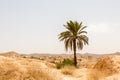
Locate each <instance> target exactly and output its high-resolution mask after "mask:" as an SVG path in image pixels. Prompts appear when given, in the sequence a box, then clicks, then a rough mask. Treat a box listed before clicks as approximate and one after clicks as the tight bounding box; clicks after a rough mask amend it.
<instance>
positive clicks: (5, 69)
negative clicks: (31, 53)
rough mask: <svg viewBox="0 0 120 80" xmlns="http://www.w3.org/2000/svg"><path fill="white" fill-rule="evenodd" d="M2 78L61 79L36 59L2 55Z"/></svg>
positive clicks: (27, 79) (0, 72)
mask: <svg viewBox="0 0 120 80" xmlns="http://www.w3.org/2000/svg"><path fill="white" fill-rule="evenodd" d="M0 80H61V79H60V77H59V78H58V75H57V74H56V72H54V71H52V70H51V69H49V68H47V66H45V64H44V63H42V62H40V61H39V60H34V59H23V58H19V59H17V58H14V59H13V58H8V57H3V56H0Z"/></svg>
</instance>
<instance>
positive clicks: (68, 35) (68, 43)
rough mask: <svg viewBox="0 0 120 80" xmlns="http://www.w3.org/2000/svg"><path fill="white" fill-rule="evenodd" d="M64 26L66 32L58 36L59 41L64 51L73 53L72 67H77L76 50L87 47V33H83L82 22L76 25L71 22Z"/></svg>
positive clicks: (75, 22)
mask: <svg viewBox="0 0 120 80" xmlns="http://www.w3.org/2000/svg"><path fill="white" fill-rule="evenodd" d="M64 26H65V28H66V29H67V30H66V31H64V32H61V33H60V34H59V39H60V41H64V43H65V49H66V51H68V49H71V50H73V51H74V65H75V66H77V57H76V50H77V48H78V49H79V50H82V49H83V45H88V37H87V36H86V34H87V32H86V31H84V29H85V28H86V26H83V25H82V22H80V23H78V22H77V21H74V22H73V21H71V20H70V21H69V22H67V24H66V25H64Z"/></svg>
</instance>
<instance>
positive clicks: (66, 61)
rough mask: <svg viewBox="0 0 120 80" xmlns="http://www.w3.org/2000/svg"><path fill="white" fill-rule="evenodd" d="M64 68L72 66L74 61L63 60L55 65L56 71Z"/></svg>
mask: <svg viewBox="0 0 120 80" xmlns="http://www.w3.org/2000/svg"><path fill="white" fill-rule="evenodd" d="M64 66H74V61H73V60H70V59H64V60H63V61H62V62H61V63H58V64H56V67H57V69H61V68H63V67H64Z"/></svg>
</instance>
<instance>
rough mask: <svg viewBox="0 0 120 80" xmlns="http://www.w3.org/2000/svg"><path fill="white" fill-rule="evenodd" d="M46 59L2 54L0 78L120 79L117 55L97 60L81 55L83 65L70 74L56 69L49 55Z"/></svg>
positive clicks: (31, 79) (20, 79)
mask: <svg viewBox="0 0 120 80" xmlns="http://www.w3.org/2000/svg"><path fill="white" fill-rule="evenodd" d="M46 59H47V60H46ZM46 59H44V60H41V59H40V58H33V57H32V58H31V57H29V58H26V57H23V56H22V57H21V56H20V55H18V54H16V53H14V54H12V53H10V54H5V55H4V54H2V55H1V56H0V80H120V56H119V55H109V56H103V57H101V58H99V59H98V60H97V59H92V58H91V57H90V58H88V57H83V56H82V62H81V65H83V66H82V67H79V68H75V69H74V70H73V72H72V75H69V74H67V75H66V74H63V73H62V69H56V67H55V64H54V63H53V62H50V61H48V60H50V59H52V58H51V57H50V59H48V58H46ZM54 59H55V57H54ZM55 60H56V59H55ZM95 60H96V61H95ZM90 61H91V62H90ZM92 61H95V62H92ZM93 63H95V64H93ZM91 64H92V65H91ZM86 65H87V66H86ZM68 71H69V70H68ZM70 71H71V68H70Z"/></svg>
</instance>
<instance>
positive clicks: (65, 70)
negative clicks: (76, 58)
mask: <svg viewBox="0 0 120 80" xmlns="http://www.w3.org/2000/svg"><path fill="white" fill-rule="evenodd" d="M75 70H76V68H75V67H74V66H64V67H63V68H62V69H61V72H62V73H63V74H65V75H73V74H74V71H75Z"/></svg>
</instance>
